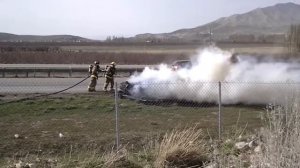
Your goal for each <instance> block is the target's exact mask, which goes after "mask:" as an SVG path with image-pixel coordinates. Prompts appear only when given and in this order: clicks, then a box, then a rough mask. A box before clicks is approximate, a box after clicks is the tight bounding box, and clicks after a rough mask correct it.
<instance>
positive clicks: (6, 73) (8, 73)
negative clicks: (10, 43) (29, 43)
mask: <svg viewBox="0 0 300 168" xmlns="http://www.w3.org/2000/svg"><path fill="white" fill-rule="evenodd" d="M143 69H144V68H117V73H128V74H129V75H132V74H133V73H136V72H142V71H143ZM40 73H43V74H45V75H44V76H43V77H49V78H50V77H53V74H58V73H60V74H67V75H64V77H73V74H74V73H80V74H84V75H86V74H87V73H88V69H87V68H81V67H55V68H53V67H2V68H0V74H1V75H0V76H1V77H2V78H6V77H20V74H23V77H27V78H28V77H34V78H36V77H38V76H37V74H40ZM30 74H32V75H31V76H30ZM84 75H83V76H84Z"/></svg>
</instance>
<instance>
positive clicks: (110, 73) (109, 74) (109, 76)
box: [103, 62, 116, 91]
mask: <svg viewBox="0 0 300 168" xmlns="http://www.w3.org/2000/svg"><path fill="white" fill-rule="evenodd" d="M115 74H116V63H115V62H111V63H110V65H107V66H106V69H105V78H106V81H105V84H104V88H103V90H104V91H107V87H108V85H109V84H110V90H113V88H114V75H115Z"/></svg>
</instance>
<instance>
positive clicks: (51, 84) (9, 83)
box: [0, 78, 127, 95]
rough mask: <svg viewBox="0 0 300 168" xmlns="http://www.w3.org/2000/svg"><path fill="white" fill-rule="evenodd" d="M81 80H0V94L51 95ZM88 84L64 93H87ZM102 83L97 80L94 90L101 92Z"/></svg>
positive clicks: (124, 79) (100, 79)
mask: <svg viewBox="0 0 300 168" xmlns="http://www.w3.org/2000/svg"><path fill="white" fill-rule="evenodd" d="M82 79H83V78H0V94H2V95H5V94H24V93H52V92H56V91H60V90H63V89H66V88H68V87H70V86H72V85H74V84H76V83H78V82H80V81H81V80H82ZM126 80H127V78H116V79H115V81H116V82H118V83H120V82H124V81H126ZM89 82H90V79H87V80H86V81H84V82H82V83H81V84H79V85H77V86H76V87H74V88H72V89H70V90H68V91H66V92H67V93H84V92H87V86H88V84H89ZM104 82H105V80H104V78H99V79H98V84H97V87H96V89H98V90H102V88H103V85H104Z"/></svg>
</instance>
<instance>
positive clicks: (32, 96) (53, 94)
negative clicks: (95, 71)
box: [0, 75, 90, 105]
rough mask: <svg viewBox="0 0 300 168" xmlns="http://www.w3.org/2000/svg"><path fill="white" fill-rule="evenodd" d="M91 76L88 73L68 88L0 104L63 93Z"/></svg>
mask: <svg viewBox="0 0 300 168" xmlns="http://www.w3.org/2000/svg"><path fill="white" fill-rule="evenodd" d="M89 77H90V75H88V76H87V77H85V78H84V79H82V80H81V81H79V82H77V83H75V84H74V85H72V86H70V87H68V88H66V89H63V90H60V91H56V92H53V93H47V94H41V95H36V96H31V97H25V98H22V99H18V100H12V101H8V102H3V103H0V105H4V104H9V103H17V102H22V101H25V100H33V99H36V98H40V97H47V96H51V95H55V94H58V93H62V92H65V91H67V90H70V89H72V88H74V87H75V86H77V85H79V84H80V83H82V82H84V81H85V80H87V79H88V78H89Z"/></svg>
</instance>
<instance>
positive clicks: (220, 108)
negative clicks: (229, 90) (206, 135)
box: [218, 81, 222, 140]
mask: <svg viewBox="0 0 300 168" xmlns="http://www.w3.org/2000/svg"><path fill="white" fill-rule="evenodd" d="M218 95H219V102H218V103H219V114H218V129H219V140H221V132H222V114H221V112H222V111H221V110H222V83H221V82H220V81H219V94H218Z"/></svg>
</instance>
